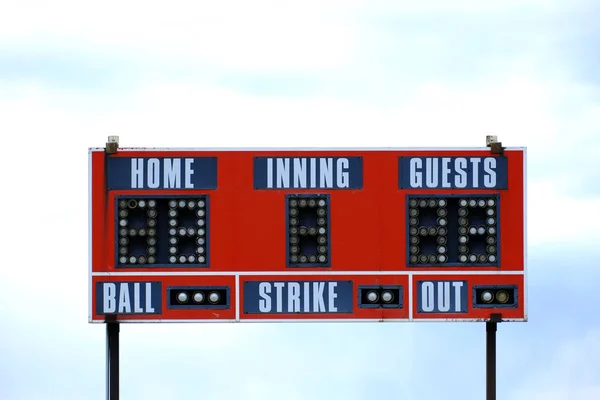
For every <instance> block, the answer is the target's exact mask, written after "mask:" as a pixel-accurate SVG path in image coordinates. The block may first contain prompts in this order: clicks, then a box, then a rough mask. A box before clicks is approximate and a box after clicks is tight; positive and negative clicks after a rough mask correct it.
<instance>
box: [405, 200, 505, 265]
mask: <svg viewBox="0 0 600 400" xmlns="http://www.w3.org/2000/svg"><path fill="white" fill-rule="evenodd" d="M407 204H408V207H407V218H406V220H407V225H408V227H407V229H408V235H407V238H408V243H407V245H408V252H407V253H408V266H413V267H414V266H418V267H424V266H444V265H446V266H465V267H466V266H498V263H499V256H498V255H499V251H498V245H499V243H498V238H499V234H498V231H499V229H498V213H499V206H498V196H497V195H456V196H451V195H446V196H408V197H407Z"/></svg>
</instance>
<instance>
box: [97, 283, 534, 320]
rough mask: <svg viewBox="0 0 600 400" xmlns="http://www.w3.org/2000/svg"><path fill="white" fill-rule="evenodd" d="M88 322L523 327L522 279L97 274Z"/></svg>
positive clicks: (523, 297) (524, 313)
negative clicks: (498, 323)
mask: <svg viewBox="0 0 600 400" xmlns="http://www.w3.org/2000/svg"><path fill="white" fill-rule="evenodd" d="M92 279H93V281H92V292H93V295H92V299H91V303H90V321H91V322H104V321H106V319H107V318H109V317H110V318H115V317H116V318H117V320H118V321H121V322H154V321H158V320H160V321H162V322H169V321H170V322H182V321H191V322H193V321H196V322H198V321H213V322H217V321H223V322H243V321H257V322H260V321H263V322H268V321H313V320H319V321H325V320H326V321H339V322H342V321H383V320H385V321H418V320H421V321H426V320H440V321H442V320H445V321H482V320H486V319H489V318H490V316H491V314H492V313H500V314H501V315H502V319H503V320H506V321H526V319H527V318H526V304H525V293H524V276H523V274H519V273H515V274H503V275H495V274H482V275H475V276H473V275H466V274H443V275H439V274H430V273H417V272H415V273H403V274H370V275H353V274H351V273H349V274H348V275H344V274H339V275H338V274H336V275H325V274H322V275H314V274H313V275H310V276H307V275H301V274H298V275H285V276H282V275H243V274H232V275H223V276H201V275H192V276H190V275H186V276H183V275H179V276H178V275H170V276H158V275H148V276H135V277H131V276H124V275H122V274H114V275H111V276H108V275H102V276H93V278H92Z"/></svg>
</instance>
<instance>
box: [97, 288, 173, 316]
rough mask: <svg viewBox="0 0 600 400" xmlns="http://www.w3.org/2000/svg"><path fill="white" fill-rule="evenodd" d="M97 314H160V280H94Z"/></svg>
mask: <svg viewBox="0 0 600 400" xmlns="http://www.w3.org/2000/svg"><path fill="white" fill-rule="evenodd" d="M96 313H97V314H161V313H162V292H161V283H160V282H96Z"/></svg>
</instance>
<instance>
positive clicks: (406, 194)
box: [89, 147, 527, 322]
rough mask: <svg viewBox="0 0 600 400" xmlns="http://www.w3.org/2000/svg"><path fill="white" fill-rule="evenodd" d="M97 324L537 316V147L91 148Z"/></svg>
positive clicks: (92, 306)
mask: <svg viewBox="0 0 600 400" xmlns="http://www.w3.org/2000/svg"><path fill="white" fill-rule="evenodd" d="M89 163H90V177H89V179H90V181H89V185H90V187H89V191H90V193H89V196H90V233H89V234H90V260H89V262H90V275H89V284H90V287H89V295H90V297H89V319H90V322H105V321H106V320H108V319H109V318H110V319H111V320H115V319H116V320H117V321H119V322H216V321H223V322H244V321H262V322H264V321H427V320H436V321H484V320H488V319H490V316H491V314H492V313H494V314H501V318H502V320H503V321H526V320H527V304H526V275H525V272H526V265H525V264H526V249H525V243H526V237H525V233H526V215H525V213H526V209H525V198H526V196H525V195H526V176H525V165H526V150H525V149H524V148H505V149H501V151H492V150H491V149H490V148H488V147H485V148H465V149H455V148H441V149H437V148H423V149H396V148H383V149H370V148H365V149H343V148H340V149H337V148H336V149H315V148H311V149H301V148H297V149H296V148H294V149H187V148H186V149H170V148H169V149H154V148H117V149H113V150H111V151H109V150H108V149H105V148H92V149H90V151H89Z"/></svg>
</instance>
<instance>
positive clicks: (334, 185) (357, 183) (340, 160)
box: [254, 157, 363, 189]
mask: <svg viewBox="0 0 600 400" xmlns="http://www.w3.org/2000/svg"><path fill="white" fill-rule="evenodd" d="M362 186H363V165H362V157H255V158H254V188H255V189H362Z"/></svg>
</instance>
